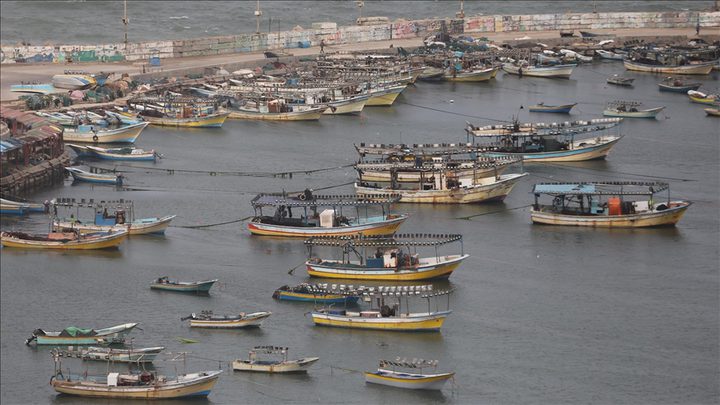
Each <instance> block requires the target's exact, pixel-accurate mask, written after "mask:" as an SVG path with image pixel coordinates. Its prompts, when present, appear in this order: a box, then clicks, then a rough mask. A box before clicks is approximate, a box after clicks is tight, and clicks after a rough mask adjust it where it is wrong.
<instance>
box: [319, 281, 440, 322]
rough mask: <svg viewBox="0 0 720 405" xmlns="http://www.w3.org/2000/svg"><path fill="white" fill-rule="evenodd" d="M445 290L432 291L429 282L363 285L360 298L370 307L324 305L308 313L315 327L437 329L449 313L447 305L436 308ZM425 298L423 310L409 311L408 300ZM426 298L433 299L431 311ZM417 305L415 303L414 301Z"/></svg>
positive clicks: (428, 300)
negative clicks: (356, 309)
mask: <svg viewBox="0 0 720 405" xmlns="http://www.w3.org/2000/svg"><path fill="white" fill-rule="evenodd" d="M451 292H452V290H447V291H434V290H433V286H432V285H423V286H419V285H416V286H387V287H386V286H381V287H365V291H364V292H363V300H367V301H368V302H369V303H370V309H369V310H364V311H348V310H347V309H337V308H335V307H326V308H320V309H316V310H314V311H313V312H312V313H311V315H312V318H313V322H314V323H315V325H317V326H332V327H338V328H350V329H369V330H383V331H396V332H438V331H440V328H441V327H442V325H443V323H444V322H445V319H446V318H447V316H448V315H450V314H451V313H452V310H450V309H449V308H447V309H445V310H441V309H439V306H438V304H439V302H438V301H439V298H440V297H448V301H447V302H448V306H449V303H450V298H449V297H450V293H451ZM416 299H419V300H427V303H428V306H427V307H426V308H427V311H424V312H411V310H410V302H411V301H413V300H416ZM430 300H433V301H435V303H436V305H434V306H433V307H435V310H432V309H430V308H431V306H430ZM416 305H417V304H416Z"/></svg>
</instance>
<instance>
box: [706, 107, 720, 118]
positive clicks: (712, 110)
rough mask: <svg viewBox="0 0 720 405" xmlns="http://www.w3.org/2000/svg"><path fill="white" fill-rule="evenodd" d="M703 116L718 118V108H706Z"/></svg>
mask: <svg viewBox="0 0 720 405" xmlns="http://www.w3.org/2000/svg"><path fill="white" fill-rule="evenodd" d="M705 114H707V115H709V116H712V117H720V108H706V109H705Z"/></svg>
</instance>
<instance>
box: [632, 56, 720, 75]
mask: <svg viewBox="0 0 720 405" xmlns="http://www.w3.org/2000/svg"><path fill="white" fill-rule="evenodd" d="M623 63H624V64H625V69H627V70H633V71H636V72H649V73H670V74H674V75H707V74H710V72H711V71H712V69H713V65H714V64H715V63H716V62H709V63H702V64H697V65H684V66H655V65H646V64H643V63H638V62H633V61H630V60H627V59H625V60H624V61H623Z"/></svg>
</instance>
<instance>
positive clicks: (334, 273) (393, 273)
mask: <svg viewBox="0 0 720 405" xmlns="http://www.w3.org/2000/svg"><path fill="white" fill-rule="evenodd" d="M468 257H469V255H462V256H459V257H457V258H455V259H452V260H448V261H447V262H445V263H440V264H437V265H431V266H421V267H418V268H417V269H413V270H396V269H394V268H390V269H385V268H382V269H360V268H358V267H342V265H341V264H339V263H338V265H336V266H330V265H325V264H314V263H310V262H307V263H305V265H306V266H307V272H308V275H310V276H312V277H322V278H341V279H352V280H382V281H417V280H435V279H444V278H448V277H450V274H452V272H453V271H455V269H457V268H458V266H460V263H461V262H462V261H463V260H465V259H466V258H468Z"/></svg>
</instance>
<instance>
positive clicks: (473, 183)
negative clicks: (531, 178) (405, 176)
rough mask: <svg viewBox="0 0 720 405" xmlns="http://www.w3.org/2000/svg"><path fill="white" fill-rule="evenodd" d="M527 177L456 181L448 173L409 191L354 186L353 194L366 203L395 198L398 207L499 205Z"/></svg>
mask: <svg viewBox="0 0 720 405" xmlns="http://www.w3.org/2000/svg"><path fill="white" fill-rule="evenodd" d="M527 175H528V173H513V174H501V175H498V176H489V177H484V178H481V179H476V178H469V179H468V178H459V177H457V175H456V174H455V173H454V172H453V171H451V170H449V171H442V170H438V171H435V172H432V173H431V174H428V176H429V177H432V180H433V181H426V179H425V178H424V177H423V178H421V179H420V181H418V183H417V184H416V185H411V188H406V187H403V188H398V187H393V186H392V185H391V186H389V187H388V186H382V185H378V184H375V183H372V184H371V183H368V182H359V183H355V193H357V195H358V196H360V197H364V198H366V199H368V200H374V199H381V198H388V197H389V196H393V195H398V196H400V200H399V201H398V202H401V203H426V204H471V203H481V202H490V201H502V200H504V199H505V197H507V195H508V194H510V191H512V189H513V187H514V186H515V184H516V183H517V182H518V181H520V179H521V178H523V177H525V176H527Z"/></svg>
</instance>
